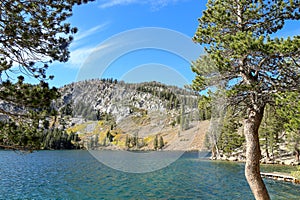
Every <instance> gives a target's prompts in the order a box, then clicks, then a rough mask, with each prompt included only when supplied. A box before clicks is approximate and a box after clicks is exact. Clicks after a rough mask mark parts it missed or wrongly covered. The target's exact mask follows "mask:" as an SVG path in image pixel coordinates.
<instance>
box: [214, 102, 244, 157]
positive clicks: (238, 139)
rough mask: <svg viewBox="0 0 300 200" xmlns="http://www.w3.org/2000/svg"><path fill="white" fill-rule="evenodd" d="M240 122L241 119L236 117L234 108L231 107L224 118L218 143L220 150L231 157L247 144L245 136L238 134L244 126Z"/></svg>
mask: <svg viewBox="0 0 300 200" xmlns="http://www.w3.org/2000/svg"><path fill="white" fill-rule="evenodd" d="M240 120H241V117H240V116H238V115H234V110H233V108H232V107H229V108H228V109H227V112H226V115H225V117H224V120H223V126H222V129H221V134H220V136H219V140H218V143H217V145H218V148H219V150H222V151H223V153H225V154H228V155H230V154H231V153H232V152H233V151H234V150H235V149H237V148H239V147H241V146H242V145H243V143H244V142H245V137H244V135H243V134H241V133H238V129H239V128H240V127H241V126H242V124H241V123H240Z"/></svg>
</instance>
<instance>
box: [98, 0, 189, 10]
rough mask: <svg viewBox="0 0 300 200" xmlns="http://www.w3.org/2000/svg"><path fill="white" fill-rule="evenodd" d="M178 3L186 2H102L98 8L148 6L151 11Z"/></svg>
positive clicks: (122, 0)
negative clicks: (130, 5) (132, 5)
mask: <svg viewBox="0 0 300 200" xmlns="http://www.w3.org/2000/svg"><path fill="white" fill-rule="evenodd" d="M179 1H186V0H102V3H100V8H103V9H104V8H109V7H113V6H124V5H129V4H148V5H150V6H151V8H152V9H154V10H157V9H159V8H162V7H165V6H167V5H169V4H174V3H177V2H179Z"/></svg>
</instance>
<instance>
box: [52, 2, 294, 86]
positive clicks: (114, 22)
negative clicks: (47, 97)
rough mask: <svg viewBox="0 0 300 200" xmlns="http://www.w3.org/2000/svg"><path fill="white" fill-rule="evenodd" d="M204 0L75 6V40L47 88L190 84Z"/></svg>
mask: <svg viewBox="0 0 300 200" xmlns="http://www.w3.org/2000/svg"><path fill="white" fill-rule="evenodd" d="M205 4H206V1H204V0H96V1H95V2H90V3H88V4H84V5H80V6H75V8H74V11H73V16H72V17H70V18H69V19H68V21H69V22H70V23H71V25H72V26H76V27H78V29H79V32H78V33H77V34H76V35H74V41H73V43H72V44H71V46H70V52H71V54H70V59H69V61H68V62H67V63H54V64H52V65H51V66H50V68H49V69H48V74H49V75H50V74H53V75H54V76H55V78H54V80H52V81H50V82H49V84H50V85H51V86H56V87H61V86H63V85H65V84H69V83H71V82H75V81H79V80H85V79H91V78H114V79H118V80H125V81H126V82H144V81H154V80H155V81H160V82H164V83H167V84H169V85H177V86H183V85H186V84H191V82H192V80H193V78H194V74H193V73H192V71H191V64H190V63H191V61H193V60H196V59H197V58H198V57H199V56H200V55H201V54H203V48H202V47H201V46H200V45H198V44H195V43H193V42H192V37H193V35H194V33H195V31H196V29H197V26H198V21H197V19H198V18H199V17H200V16H201V14H202V11H203V10H204V9H205ZM299 32H300V23H297V24H295V22H292V23H287V24H286V29H285V30H283V31H281V32H279V33H277V34H278V35H279V36H287V35H296V34H298V35H299Z"/></svg>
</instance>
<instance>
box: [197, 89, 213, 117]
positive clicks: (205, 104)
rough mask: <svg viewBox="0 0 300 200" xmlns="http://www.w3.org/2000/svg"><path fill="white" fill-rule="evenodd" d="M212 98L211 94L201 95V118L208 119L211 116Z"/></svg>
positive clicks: (199, 106) (199, 105)
mask: <svg viewBox="0 0 300 200" xmlns="http://www.w3.org/2000/svg"><path fill="white" fill-rule="evenodd" d="M211 104H212V98H211V96H204V95H203V96H201V97H200V99H199V103H198V108H199V115H200V120H207V119H210V118H211V110H212V105H211Z"/></svg>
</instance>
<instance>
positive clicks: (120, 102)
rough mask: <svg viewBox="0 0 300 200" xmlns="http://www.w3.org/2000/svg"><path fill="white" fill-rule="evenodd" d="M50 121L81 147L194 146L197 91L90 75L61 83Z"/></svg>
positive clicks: (198, 136) (198, 140)
mask: <svg viewBox="0 0 300 200" xmlns="http://www.w3.org/2000/svg"><path fill="white" fill-rule="evenodd" d="M60 92H61V98H60V99H59V100H58V101H57V102H56V103H55V104H54V107H55V109H56V110H58V111H59V117H58V118H56V119H55V120H56V121H55V122H54V121H52V122H51V124H52V126H56V127H58V128H60V129H65V130H66V131H67V133H68V134H71V133H72V134H74V133H75V134H77V135H78V136H79V137H80V138H81V142H80V143H81V145H82V146H84V147H85V148H88V149H89V148H91V149H99V148H108V149H132V150H138V149H139V150H153V149H160V148H163V149H166V150H199V149H202V148H203V145H202V143H203V140H204V134H205V130H207V129H208V122H201V123H199V122H198V121H199V113H198V103H197V102H198V95H197V94H195V93H194V92H192V91H189V90H187V89H182V88H178V87H175V86H167V85H164V84H161V83H158V82H148V83H139V84H128V83H124V82H118V81H117V80H112V79H103V80H89V81H82V82H77V83H72V84H69V85H66V86H64V87H62V88H60Z"/></svg>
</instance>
